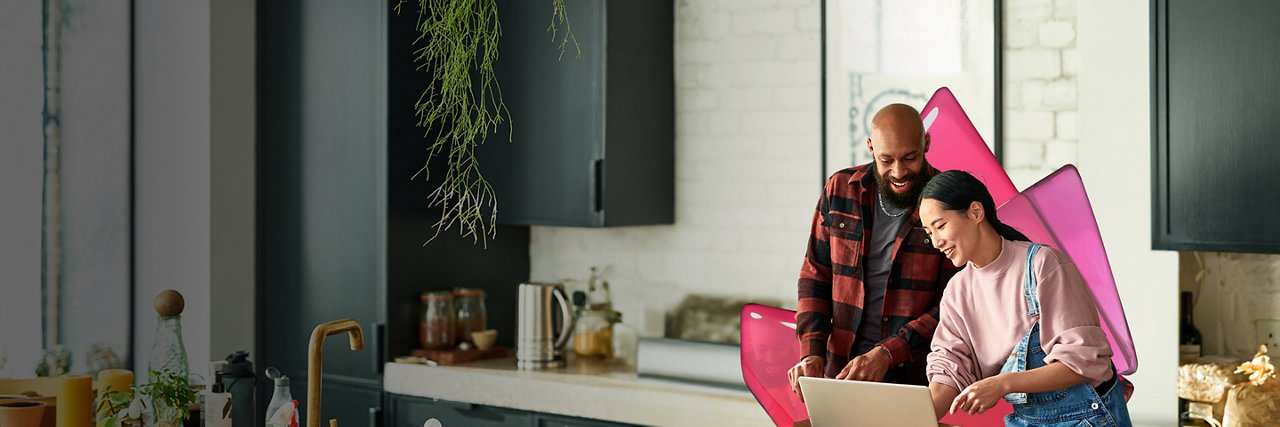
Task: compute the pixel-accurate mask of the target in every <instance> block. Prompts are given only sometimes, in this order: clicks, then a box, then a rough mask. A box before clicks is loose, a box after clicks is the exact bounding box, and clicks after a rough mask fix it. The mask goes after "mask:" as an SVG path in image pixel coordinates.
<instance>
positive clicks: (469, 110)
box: [395, 0, 582, 246]
mask: <svg viewBox="0 0 1280 427" xmlns="http://www.w3.org/2000/svg"><path fill="white" fill-rule="evenodd" d="M404 3H405V1H404V0H401V1H400V2H399V3H397V4H396V6H395V12H396V13H397V14H398V13H400V12H401V7H402V6H403V5H404ZM560 24H563V25H564V27H565V33H564V36H563V39H562V40H561V42H560V55H561V56H563V55H564V50H565V47H566V46H567V44H568V42H569V41H570V40H572V41H573V44H574V46H575V48H577V49H578V56H579V57H581V56H582V50H581V47H580V46H579V45H578V40H577V38H575V37H573V32H572V29H571V28H570V27H569V19H568V15H567V14H566V13H565V4H564V0H552V21H551V26H550V27H549V28H548V29H547V31H548V32H550V33H551V34H552V40H554V39H555V35H556V32H557V31H556V28H557V26H558V25H560ZM414 28H415V29H416V30H417V32H418V37H417V38H416V39H415V40H414V41H413V43H412V46H413V48H414V51H413V52H414V55H413V57H414V63H415V64H417V67H418V69H419V70H424V69H425V70H426V71H427V73H428V74H429V75H430V76H431V80H430V82H429V83H428V84H427V88H426V89H425V90H423V92H422V94H421V95H420V96H419V97H418V101H417V102H416V103H414V107H413V108H414V115H415V116H416V117H417V119H418V123H417V125H418V127H421V128H423V129H424V136H425V137H426V138H427V140H428V147H427V161H426V163H425V164H423V166H422V168H421V169H419V170H418V172H417V173H415V174H414V175H413V178H412V179H417V178H418V176H419V175H421V176H423V179H425V180H427V181H430V179H431V172H432V171H431V170H430V168H429V165H430V163H431V160H432V159H434V158H435V157H436V156H441V155H442V156H445V165H444V166H443V169H444V170H443V179H442V181H441V183H440V186H439V187H437V188H436V189H435V190H433V191H432V192H431V193H430V194H428V196H427V206H428V207H431V208H434V207H437V206H438V207H441V208H443V209H442V211H443V214H442V215H441V217H440V220H439V221H437V222H436V223H435V224H434V227H435V229H436V232H435V235H433V236H431V238H430V239H428V240H427V242H426V243H430V242H431V240H435V238H436V237H439V236H440V232H442V231H444V230H447V229H449V228H451V227H453V226H454V225H457V226H458V233H459V234H460V235H462V236H463V237H470V238H471V239H472V241H473V242H484V243H485V245H486V246H488V239H490V238H493V237H495V236H496V235H497V231H498V229H497V223H496V222H497V218H498V199H497V197H496V194H495V193H494V191H493V186H492V185H490V184H489V181H488V180H486V179H485V178H484V176H483V175H482V174H481V173H480V162H479V160H478V159H477V158H476V148H477V147H479V146H480V144H483V143H484V142H485V140H486V139H487V138H488V136H489V134H491V133H495V132H497V131H498V128H499V127H500V126H502V125H503V124H505V125H506V126H507V129H508V130H510V129H511V112H510V111H508V110H507V106H506V104H505V103H503V101H502V88H501V86H500V85H499V84H498V79H497V78H496V76H495V75H494V71H493V65H494V62H496V61H497V60H498V41H499V39H500V38H501V37H502V24H501V22H499V19H498V4H497V0H418V17H417V22H416V24H415V27H414ZM473 77H475V78H478V81H474V82H473ZM507 134H508V135H510V134H511V133H510V132H508V133H507ZM507 142H511V140H510V137H509V136H508V141H507ZM486 212H488V215H487V216H486V215H485V213H486ZM426 243H423V244H424V245H425V244H426Z"/></svg>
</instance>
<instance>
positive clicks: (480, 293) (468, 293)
mask: <svg viewBox="0 0 1280 427" xmlns="http://www.w3.org/2000/svg"><path fill="white" fill-rule="evenodd" d="M453 295H454V296H459V297H484V289H476V288H453Z"/></svg>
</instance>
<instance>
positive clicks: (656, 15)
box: [477, 0, 675, 227]
mask: <svg viewBox="0 0 1280 427" xmlns="http://www.w3.org/2000/svg"><path fill="white" fill-rule="evenodd" d="M499 3H500V4H499V7H498V9H499V13H500V16H501V23H502V39H501V42H500V48H499V57H498V62H497V65H496V72H497V77H498V80H499V83H500V84H501V88H502V95H503V98H504V100H505V102H506V105H507V108H508V109H509V110H510V117H511V122H510V125H511V128H510V134H508V132H507V127H506V126H505V125H504V126H502V127H501V131H500V132H499V133H498V134H494V135H490V136H489V139H488V141H487V142H486V143H485V144H484V145H482V146H481V147H480V151H479V153H478V154H477V155H478V156H480V159H481V162H480V163H481V165H482V166H481V168H482V171H483V175H484V177H485V178H487V179H489V181H490V182H491V183H492V184H493V186H494V190H495V192H496V193H497V198H498V202H499V203H498V222H499V223H502V224H513V225H558V226H585V227H601V226H623V225H646V224H671V223H674V220H675V215H674V206H675V203H674V201H675V200H674V194H675V172H674V163H675V143H674V142H675V129H674V125H675V117H674V114H675V110H674V68H673V58H672V52H673V49H672V46H673V28H672V26H673V19H674V18H673V15H672V5H673V4H672V2H671V1H656V0H627V1H622V0H568V1H566V6H567V11H568V14H569V18H570V24H571V25H572V29H573V34H574V36H576V38H577V40H578V42H579V43H580V44H581V48H582V56H581V58H578V57H577V51H576V49H575V48H574V45H573V42H572V41H570V42H569V43H568V44H567V46H566V47H565V53H564V55H563V57H561V55H560V52H559V45H560V36H562V35H563V34H564V30H565V26H564V25H560V26H559V29H558V32H557V33H556V34H555V36H556V38H555V40H553V39H552V33H550V32H549V31H548V25H549V24H550V23H551V20H550V19H549V18H550V17H551V11H552V10H551V7H552V6H551V2H539V1H527V0H509V1H500V2H499Z"/></svg>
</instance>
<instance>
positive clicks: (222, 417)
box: [200, 361, 231, 427]
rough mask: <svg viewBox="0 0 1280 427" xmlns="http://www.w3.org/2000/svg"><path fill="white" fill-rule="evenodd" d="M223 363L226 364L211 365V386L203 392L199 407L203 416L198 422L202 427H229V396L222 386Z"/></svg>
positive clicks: (220, 362) (219, 362) (221, 362)
mask: <svg viewBox="0 0 1280 427" xmlns="http://www.w3.org/2000/svg"><path fill="white" fill-rule="evenodd" d="M224 363H226V362H223V361H217V362H213V363H212V365H213V366H212V368H213V369H211V371H213V378H214V380H213V385H212V386H210V387H209V390H208V391H206V392H204V396H202V397H203V398H204V402H202V403H201V405H200V411H201V413H202V414H203V415H204V417H203V418H201V420H200V421H201V424H200V425H201V426H202V427H231V394H230V393H227V389H226V386H224V385H223V384H222V364H224Z"/></svg>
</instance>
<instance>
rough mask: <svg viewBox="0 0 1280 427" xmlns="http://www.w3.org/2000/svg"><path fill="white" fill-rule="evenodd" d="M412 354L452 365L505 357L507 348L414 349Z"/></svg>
mask: <svg viewBox="0 0 1280 427" xmlns="http://www.w3.org/2000/svg"><path fill="white" fill-rule="evenodd" d="M412 354H413V355H414V356H418V357H425V358H428V359H431V360H433V361H435V362H436V363H439V364H441V365H453V364H458V363H466V362H472V361H476V360H482V359H497V358H502V357H507V348H506V347H502V346H494V347H490V348H489V349H488V350H479V349H471V350H423V349H420V348H415V349H413V353H412Z"/></svg>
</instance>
